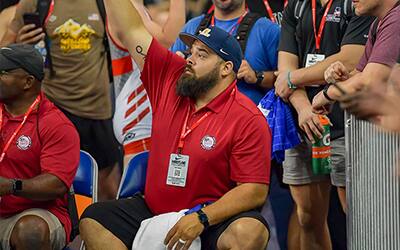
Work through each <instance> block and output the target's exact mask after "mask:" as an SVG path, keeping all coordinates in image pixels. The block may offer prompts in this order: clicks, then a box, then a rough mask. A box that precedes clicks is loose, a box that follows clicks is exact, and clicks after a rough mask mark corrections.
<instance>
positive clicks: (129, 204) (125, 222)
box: [81, 195, 269, 250]
mask: <svg viewBox="0 0 400 250" xmlns="http://www.w3.org/2000/svg"><path fill="white" fill-rule="evenodd" d="M151 217H153V214H152V213H151V211H150V209H149V208H148V207H147V205H146V202H145V200H144V199H143V198H142V196H141V195H135V196H133V197H131V198H128V199H120V200H116V201H115V200H114V201H106V202H99V203H95V204H93V205H91V206H89V207H88V208H87V209H86V210H85V212H84V213H83V214H82V216H81V219H83V218H91V219H94V220H96V221H97V222H99V223H100V224H101V225H103V227H105V228H106V229H107V230H108V231H110V232H111V233H113V234H114V235H115V236H116V237H117V238H119V239H120V240H121V241H122V242H123V243H124V244H125V246H126V247H127V248H128V249H131V248H132V244H133V240H134V239H135V235H136V233H137V232H138V230H139V227H140V223H141V222H142V221H143V220H146V219H148V218H151ZM243 217H250V218H255V219H257V220H259V221H260V222H262V223H263V224H264V225H265V227H266V228H267V229H268V230H269V227H268V224H267V222H266V220H265V219H264V218H263V217H262V215H261V213H260V212H259V211H256V210H251V211H247V212H243V213H240V214H238V215H236V216H233V217H232V218H230V219H228V220H226V221H224V222H221V223H219V224H216V225H213V226H210V227H209V228H208V229H207V230H205V231H204V232H203V233H202V234H201V235H200V238H201V248H202V249H207V250H211V249H217V247H216V246H217V241H218V238H219V236H220V235H221V234H222V233H223V232H224V231H225V229H226V228H227V227H228V226H229V225H230V224H231V223H232V222H234V221H235V220H237V219H239V218H243Z"/></svg>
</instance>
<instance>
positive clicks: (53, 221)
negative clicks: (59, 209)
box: [0, 208, 66, 250]
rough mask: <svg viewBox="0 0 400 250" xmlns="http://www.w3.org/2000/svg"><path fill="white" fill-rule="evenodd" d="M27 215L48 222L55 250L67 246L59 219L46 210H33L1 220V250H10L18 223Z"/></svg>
mask: <svg viewBox="0 0 400 250" xmlns="http://www.w3.org/2000/svg"><path fill="white" fill-rule="evenodd" d="M26 215H36V216H38V217H40V218H42V219H43V220H45V221H46V222H47V224H48V225H49V229H50V241H51V245H52V249H53V250H60V249H63V248H64V246H65V242H66V240H65V230H64V227H63V226H62V224H61V222H60V221H59V220H58V218H57V217H56V216H55V215H53V214H52V213H50V212H49V211H47V210H44V209H38V208H32V209H28V210H25V211H24V212H22V213H19V214H16V215H14V216H12V217H8V218H0V250H10V237H11V233H12V231H13V229H14V226H15V224H16V223H17V221H18V220H19V219H20V218H21V217H23V216H26Z"/></svg>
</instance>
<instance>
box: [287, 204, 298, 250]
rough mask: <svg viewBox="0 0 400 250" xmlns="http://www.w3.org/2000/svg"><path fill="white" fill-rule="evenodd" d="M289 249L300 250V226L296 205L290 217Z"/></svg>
mask: <svg viewBox="0 0 400 250" xmlns="http://www.w3.org/2000/svg"><path fill="white" fill-rule="evenodd" d="M288 249H289V250H300V224H299V218H298V217H297V207H296V204H295V205H294V206H293V211H292V214H291V215H290V221H289V228H288Z"/></svg>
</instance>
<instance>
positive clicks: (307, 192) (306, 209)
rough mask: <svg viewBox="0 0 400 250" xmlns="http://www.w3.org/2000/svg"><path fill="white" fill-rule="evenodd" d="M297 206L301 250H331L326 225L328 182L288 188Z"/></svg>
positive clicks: (328, 194)
mask: <svg viewBox="0 0 400 250" xmlns="http://www.w3.org/2000/svg"><path fill="white" fill-rule="evenodd" d="M290 191H291V193H292V196H293V199H294V201H295V202H296V205H297V216H298V221H299V225H300V247H301V249H302V250H331V249H332V245H331V241H330V236H329V229H328V224H327V216H328V208H329V196H330V182H329V181H325V182H319V183H312V184H308V185H301V186H290Z"/></svg>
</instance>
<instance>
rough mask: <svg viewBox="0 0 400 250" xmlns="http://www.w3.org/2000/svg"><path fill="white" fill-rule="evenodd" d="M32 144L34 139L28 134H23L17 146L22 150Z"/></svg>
mask: <svg viewBox="0 0 400 250" xmlns="http://www.w3.org/2000/svg"><path fill="white" fill-rule="evenodd" d="M31 145H32V140H31V138H30V137H29V136H27V135H21V136H20V137H19V138H18V140H17V147H18V148H19V149H21V150H27V149H28V148H30V147H31Z"/></svg>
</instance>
